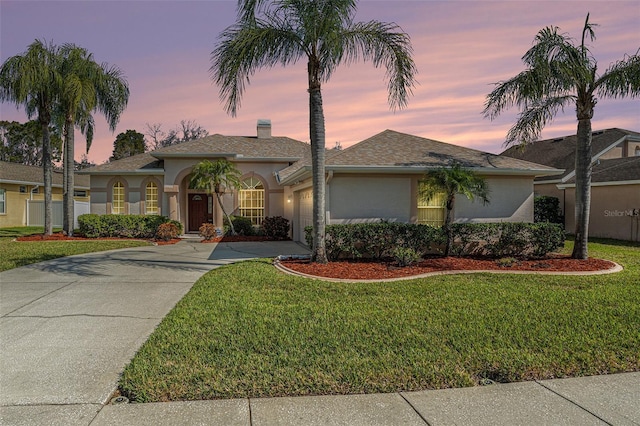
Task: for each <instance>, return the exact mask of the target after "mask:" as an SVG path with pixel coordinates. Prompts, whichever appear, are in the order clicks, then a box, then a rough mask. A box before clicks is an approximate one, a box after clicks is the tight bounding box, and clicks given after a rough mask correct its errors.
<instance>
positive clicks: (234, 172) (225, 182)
mask: <svg viewBox="0 0 640 426" xmlns="http://www.w3.org/2000/svg"><path fill="white" fill-rule="evenodd" d="M241 176H242V174H241V173H240V170H238V168H237V167H236V166H235V164H233V163H232V162H230V161H228V160H224V159H221V160H216V161H214V162H211V161H209V160H203V161H201V162H199V163H198V164H196V165H195V166H194V168H193V176H192V177H191V187H192V188H194V189H204V190H206V191H207V192H208V193H209V194H211V193H215V194H216V199H217V200H218V204H219V205H220V208H221V209H222V213H223V214H224V215H225V217H226V218H227V220H228V221H229V226H230V227H231V234H232V235H235V233H236V230H235V229H234V228H233V221H232V220H231V218H230V217H229V215H228V214H227V211H226V210H225V209H224V205H223V204H222V197H221V194H223V193H224V191H225V188H230V189H239V188H240V185H241V181H240V177H241Z"/></svg>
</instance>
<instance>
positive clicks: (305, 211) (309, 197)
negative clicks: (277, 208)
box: [298, 189, 313, 243]
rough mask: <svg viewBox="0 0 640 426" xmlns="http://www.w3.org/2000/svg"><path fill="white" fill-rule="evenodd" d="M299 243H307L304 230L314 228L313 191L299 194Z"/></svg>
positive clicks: (309, 190)
mask: <svg viewBox="0 0 640 426" xmlns="http://www.w3.org/2000/svg"><path fill="white" fill-rule="evenodd" d="M298 206H299V209H298V241H300V242H303V243H305V242H306V241H305V234H304V228H305V227H307V226H313V190H311V189H308V190H306V191H300V192H299V198H298Z"/></svg>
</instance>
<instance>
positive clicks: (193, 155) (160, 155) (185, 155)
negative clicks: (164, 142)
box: [150, 152, 241, 160]
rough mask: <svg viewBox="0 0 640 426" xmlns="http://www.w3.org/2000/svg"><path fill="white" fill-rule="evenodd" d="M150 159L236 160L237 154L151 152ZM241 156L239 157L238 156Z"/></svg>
mask: <svg viewBox="0 0 640 426" xmlns="http://www.w3.org/2000/svg"><path fill="white" fill-rule="evenodd" d="M150 154H151V156H152V157H154V158H157V159H159V160H163V159H165V158H236V157H238V156H239V154H235V153H230V152H206V153H205V152H198V153H195V152H177V153H173V152H172V153H165V152H155V153H154V152H151V153H150ZM240 156H241V155H240Z"/></svg>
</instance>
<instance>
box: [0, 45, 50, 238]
mask: <svg viewBox="0 0 640 426" xmlns="http://www.w3.org/2000/svg"><path fill="white" fill-rule="evenodd" d="M58 61H59V55H58V48H57V47H56V46H55V45H53V44H51V43H49V44H48V43H46V42H43V41H40V40H36V41H34V42H33V43H31V44H30V45H29V47H28V48H27V51H26V52H24V53H23V54H21V55H16V56H12V57H10V58H9V59H7V60H6V61H5V62H4V63H3V64H2V68H0V101H3V102H4V101H8V102H13V103H15V104H16V106H17V107H20V106H23V107H24V108H25V111H26V113H27V116H28V117H29V118H32V117H33V116H34V115H36V114H37V116H38V122H39V123H40V126H41V127H42V168H43V184H44V205H45V210H44V233H45V235H51V234H52V233H53V221H52V218H53V212H52V204H51V182H52V181H51V179H52V171H53V165H52V163H51V137H50V133H49V125H50V124H51V118H52V113H53V108H54V105H55V102H56V100H57V96H58V88H59V84H60V75H59V72H58V69H59V67H58Z"/></svg>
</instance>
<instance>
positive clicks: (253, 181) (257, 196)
mask: <svg viewBox="0 0 640 426" xmlns="http://www.w3.org/2000/svg"><path fill="white" fill-rule="evenodd" d="M239 198H240V200H239V201H240V206H239V208H238V210H239V213H240V216H243V217H248V218H249V219H251V223H253V224H254V225H262V221H263V220H264V185H262V182H261V181H260V179H258V178H255V177H253V176H252V177H250V178H247V179H245V180H243V181H242V186H241V187H240V192H239Z"/></svg>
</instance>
